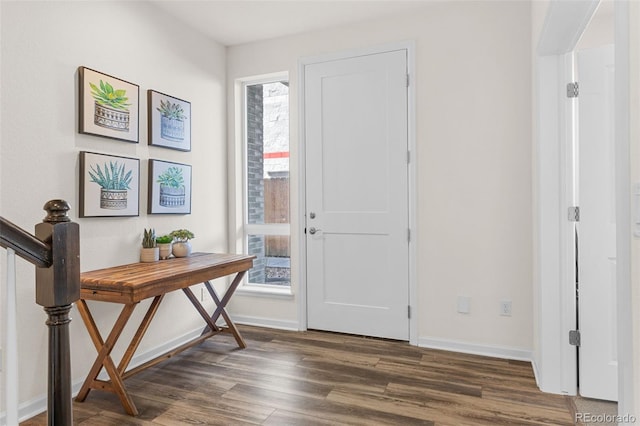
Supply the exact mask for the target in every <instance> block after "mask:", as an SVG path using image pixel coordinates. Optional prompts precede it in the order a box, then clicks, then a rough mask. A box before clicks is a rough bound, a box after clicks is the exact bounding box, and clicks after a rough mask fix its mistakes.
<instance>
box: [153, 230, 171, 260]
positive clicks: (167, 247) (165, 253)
mask: <svg viewBox="0 0 640 426" xmlns="http://www.w3.org/2000/svg"><path fill="white" fill-rule="evenodd" d="M172 242H173V237H172V236H171V235H161V236H159V237H158V238H156V243H157V244H158V249H160V259H163V260H164V259H167V258H168V257H169V256H171V243H172Z"/></svg>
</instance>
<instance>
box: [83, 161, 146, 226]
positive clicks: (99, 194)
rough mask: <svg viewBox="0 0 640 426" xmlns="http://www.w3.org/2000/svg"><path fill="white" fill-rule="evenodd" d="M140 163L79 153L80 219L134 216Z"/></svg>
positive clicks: (138, 192)
mask: <svg viewBox="0 0 640 426" xmlns="http://www.w3.org/2000/svg"><path fill="white" fill-rule="evenodd" d="M139 188H140V160H138V159H137V158H129V157H119V156H115V155H108V154H98V153H95V152H86V151H81V152H80V214H79V216H80V217H109V216H138V215H139V214H140V208H139V206H140V189H139Z"/></svg>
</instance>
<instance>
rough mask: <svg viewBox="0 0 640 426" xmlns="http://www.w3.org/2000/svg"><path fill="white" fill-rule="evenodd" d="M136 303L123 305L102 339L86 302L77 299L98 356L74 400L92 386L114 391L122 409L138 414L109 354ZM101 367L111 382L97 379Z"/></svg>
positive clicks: (85, 393)
mask: <svg viewBox="0 0 640 426" xmlns="http://www.w3.org/2000/svg"><path fill="white" fill-rule="evenodd" d="M136 305H137V303H130V304H126V305H124V307H123V308H122V311H121V312H120V315H119V316H118V319H117V320H116V322H115V324H114V325H113V329H112V330H111V332H110V333H109V336H108V337H107V340H106V341H103V340H102V336H101V335H100V331H99V330H98V327H97V326H96V323H95V321H94V319H93V316H92V315H91V312H90V311H89V307H88V306H87V303H86V302H85V301H84V300H82V299H80V300H78V302H77V307H78V311H79V312H80V316H81V317H82V320H83V321H84V324H85V326H86V327H87V331H88V332H89V336H90V337H91V340H92V341H93V344H94V346H95V347H96V349H97V350H98V356H97V357H96V360H95V362H94V363H93V366H92V367H91V370H89V374H88V375H87V378H86V379H85V381H84V383H83V385H82V387H81V388H80V392H78V396H77V397H76V401H78V402H82V401H84V400H85V399H86V398H87V395H88V394H89V391H90V390H91V389H92V388H99V389H103V390H109V391H112V392H115V393H116V395H118V397H119V398H120V402H122V405H123V406H124V409H125V411H126V412H127V413H128V414H130V415H132V416H136V415H138V410H137V409H136V406H135V404H134V403H133V400H132V399H131V396H130V395H129V393H128V392H127V390H126V389H125V387H124V382H123V380H122V377H121V375H120V373H119V372H118V369H117V368H116V366H115V364H114V363H113V360H112V359H111V356H110V354H111V351H112V350H113V347H114V346H115V344H116V342H117V340H118V338H119V337H120V334H121V333H122V330H123V329H124V327H125V325H126V324H127V321H128V320H129V318H130V317H131V314H132V313H133V310H134V309H135V307H136ZM102 367H104V368H105V370H106V371H107V374H108V375H109V378H110V379H111V383H108V382H104V381H102V380H97V377H98V374H100V370H102Z"/></svg>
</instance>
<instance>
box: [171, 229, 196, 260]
mask: <svg viewBox="0 0 640 426" xmlns="http://www.w3.org/2000/svg"><path fill="white" fill-rule="evenodd" d="M169 235H170V236H171V237H173V248H172V252H173V255H174V256H175V257H187V256H189V255H190V254H191V243H190V242H189V240H190V239H193V238H195V235H193V232H191V231H189V230H188V229H176V230H175V231H171V233H170V234H169Z"/></svg>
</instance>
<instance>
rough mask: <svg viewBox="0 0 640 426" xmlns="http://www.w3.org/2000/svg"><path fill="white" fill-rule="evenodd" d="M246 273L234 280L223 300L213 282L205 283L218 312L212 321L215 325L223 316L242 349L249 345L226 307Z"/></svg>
mask: <svg viewBox="0 0 640 426" xmlns="http://www.w3.org/2000/svg"><path fill="white" fill-rule="evenodd" d="M245 273H246V271H241V272H238V274H237V275H236V277H235V278H234V279H233V282H232V283H231V285H230V286H229V288H228V289H227V291H226V292H225V294H224V296H223V297H222V299H220V298H219V296H218V293H217V292H216V290H215V288H213V286H212V285H211V282H209V281H207V282H205V283H204V285H205V286H206V287H207V291H209V294H210V295H211V298H212V299H213V301H214V302H215V304H216V310H215V311H214V312H213V314H212V315H211V321H213V323H215V322H216V321H217V320H218V318H219V317H220V315H222V317H223V318H224V320H225V322H226V323H227V327H228V329H229V331H231V334H233V337H234V338H235V339H236V343H238V346H239V347H240V348H242V349H244V348H246V347H247V344H246V342H245V341H244V339H243V338H242V335H241V334H240V331H239V330H238V328H237V327H236V325H235V324H234V322H233V321H232V320H231V317H230V316H229V313H228V312H227V310H226V306H227V303H229V300H230V299H231V296H233V293H234V292H235V291H236V289H237V288H238V285H239V284H240V282H242V278H244V275H245ZM205 331H206V330H205Z"/></svg>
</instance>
